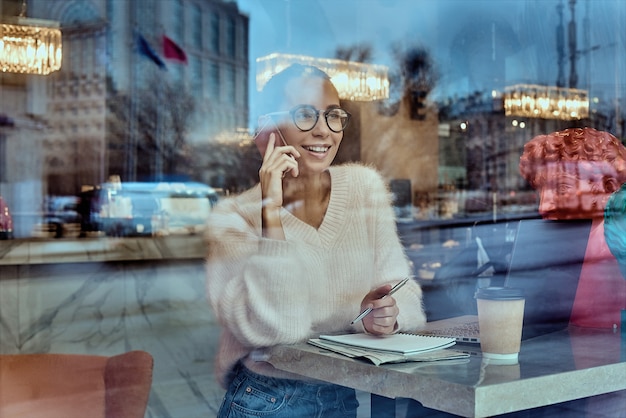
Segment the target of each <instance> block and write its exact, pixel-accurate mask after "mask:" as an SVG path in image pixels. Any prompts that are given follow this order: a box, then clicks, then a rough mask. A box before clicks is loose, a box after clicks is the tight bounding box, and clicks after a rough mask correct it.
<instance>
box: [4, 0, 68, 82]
mask: <svg viewBox="0 0 626 418" xmlns="http://www.w3.org/2000/svg"><path fill="white" fill-rule="evenodd" d="M25 12H26V2H25V1H24V2H23V3H22V12H21V14H20V16H19V17H16V18H8V19H7V18H3V19H2V21H1V22H0V71H2V72H9V73H22V74H41V75H46V74H50V73H51V72H53V71H57V70H59V69H60V68H61V59H62V42H61V29H60V28H59V22H56V21H52V20H43V19H29V18H26V17H24V15H25Z"/></svg>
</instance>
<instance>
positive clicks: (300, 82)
mask: <svg viewBox="0 0 626 418" xmlns="http://www.w3.org/2000/svg"><path fill="white" fill-rule="evenodd" d="M263 99H264V101H263V104H264V119H265V118H271V120H272V121H273V122H274V123H275V126H276V129H275V131H273V132H271V133H270V134H269V138H268V143H267V147H266V148H265V149H264V151H262V152H263V162H262V165H261V168H260V170H259V177H260V183H259V184H258V185H257V186H255V187H253V188H252V189H250V190H248V191H246V192H244V193H242V194H240V195H239V196H236V197H233V198H227V199H224V200H223V201H222V202H221V203H220V204H218V206H217V207H216V208H215V210H214V211H213V213H212V215H211V217H210V219H209V227H208V228H207V241H208V260H207V288H208V291H207V294H208V298H209V301H210V302H211V306H212V307H213V309H214V311H215V313H216V315H217V317H218V318H219V320H220V324H221V325H222V327H223V328H224V332H223V334H222V338H221V341H220V350H219V352H218V354H217V373H218V379H219V381H220V383H221V384H222V385H223V386H224V387H225V388H226V389H227V393H226V396H225V398H224V402H223V404H222V408H221V410H220V414H219V417H226V416H230V415H228V414H229V413H230V411H235V410H236V411H238V412H239V413H241V415H238V416H242V417H244V416H246V417H247V416H250V417H252V416H257V414H260V413H267V412H270V411H273V412H275V413H276V415H273V416H276V417H283V416H284V417H295V416H319V417H356V409H357V405H358V402H357V400H356V396H355V392H354V390H352V389H348V388H345V387H341V386H336V385H332V384H318V383H314V382H310V381H307V380H302V378H301V377H299V376H297V375H294V374H291V373H288V372H285V371H280V370H278V369H275V368H274V367H273V366H272V365H271V364H269V363H268V362H266V361H265V360H264V349H265V348H267V347H272V346H275V345H279V344H291V343H297V342H305V341H307V340H308V339H309V338H312V337H317V336H319V334H337V333H346V332H368V333H371V334H376V335H385V334H390V333H393V332H396V331H399V330H404V331H416V330H417V329H419V327H420V326H422V325H423V324H424V322H425V316H424V313H423V311H422V308H421V306H422V302H421V296H422V292H421V288H420V287H419V285H418V284H417V283H416V282H415V281H413V280H411V281H409V283H408V284H407V286H405V288H406V289H407V290H406V291H403V292H398V294H397V296H396V295H395V294H394V296H390V297H386V298H383V296H384V295H386V294H387V293H388V292H389V290H390V289H391V285H392V284H394V283H396V282H397V281H398V280H399V279H401V278H403V277H406V276H407V275H408V274H409V271H410V267H409V263H408V259H407V257H406V256H405V254H404V251H403V248H402V245H401V243H400V240H399V238H398V235H397V232H396V226H395V223H394V212H393V209H392V207H391V196H390V193H389V191H388V190H387V188H386V185H385V183H384V181H383V179H382V178H381V177H380V175H379V174H378V173H377V172H376V171H374V170H373V169H371V168H368V167H365V166H362V165H357V164H348V165H336V166H331V163H332V162H333V160H334V158H335V156H336V154H337V151H338V148H339V146H340V145H341V141H342V139H343V134H344V129H345V128H347V127H348V122H349V120H350V114H349V113H348V112H347V111H345V110H344V109H342V108H341V106H340V103H339V95H338V93H337V90H336V89H335V87H334V86H333V84H332V83H331V81H330V78H329V77H328V76H327V75H326V74H325V73H324V72H322V71H321V70H319V69H317V68H314V67H308V66H302V65H293V66H291V67H288V68H287V69H286V70H284V71H283V72H281V73H278V74H277V75H275V76H274V77H273V78H272V79H270V81H269V82H268V83H267V85H266V86H265V89H264V91H263ZM278 134H280V136H279V135H278ZM279 137H280V138H282V139H284V143H283V142H281V141H279ZM261 149H262V150H263V148H261ZM372 289H373V290H372ZM365 309H371V313H370V314H369V315H367V316H366V317H364V318H363V320H362V321H359V322H358V323H352V324H351V321H352V320H353V319H354V317H355V316H356V315H357V314H358V313H359V312H361V311H363V310H365ZM254 393H263V394H266V396H264V398H265V399H266V401H261V400H260V398H259V397H258V396H253V395H252V394H254ZM319 396H322V397H323V398H324V400H323V402H321V403H318V402H317V401H316V402H310V400H315V399H318V400H319V399H320V398H319ZM287 400H289V402H287Z"/></svg>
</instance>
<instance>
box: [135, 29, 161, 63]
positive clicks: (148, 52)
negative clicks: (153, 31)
mask: <svg viewBox="0 0 626 418" xmlns="http://www.w3.org/2000/svg"><path fill="white" fill-rule="evenodd" d="M137 49H138V52H139V54H140V55H143V56H144V57H146V58H148V59H149V60H150V61H152V62H153V63H155V64H156V65H157V66H158V67H159V68H161V69H166V67H165V62H163V60H162V59H161V57H159V55H158V54H157V53H156V52H155V51H154V49H152V47H151V46H150V44H149V43H148V41H147V40H146V38H144V37H143V36H142V35H141V34H137Z"/></svg>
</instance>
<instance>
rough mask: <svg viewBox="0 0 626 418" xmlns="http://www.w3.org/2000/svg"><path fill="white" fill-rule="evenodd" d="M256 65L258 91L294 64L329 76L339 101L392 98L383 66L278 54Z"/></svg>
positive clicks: (258, 59)
mask: <svg viewBox="0 0 626 418" xmlns="http://www.w3.org/2000/svg"><path fill="white" fill-rule="evenodd" d="M256 63H257V74H256V86H257V90H258V91H261V90H262V89H263V86H265V83H267V81H268V80H269V79H270V78H272V76H273V75H274V74H276V73H279V72H281V71H282V70H284V69H285V68H287V67H288V66H290V65H291V64H303V65H312V66H315V67H317V68H319V69H320V70H322V71H324V72H325V73H326V74H328V76H329V77H330V78H331V80H332V82H333V84H334V85H335V88H336V89H337V91H338V93H339V98H340V99H345V100H353V101H362V102H367V101H373V100H383V99H386V98H388V97H389V78H388V76H387V72H388V69H387V67H386V66H384V65H374V64H365V63H362V62H354V61H344V60H339V59H332V58H314V57H309V56H306V55H292V54H277V53H274V54H270V55H266V56H264V57H261V58H257V60H256Z"/></svg>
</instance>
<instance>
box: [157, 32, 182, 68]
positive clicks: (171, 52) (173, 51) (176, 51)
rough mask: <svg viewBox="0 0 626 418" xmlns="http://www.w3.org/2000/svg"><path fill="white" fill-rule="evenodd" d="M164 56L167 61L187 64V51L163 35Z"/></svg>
mask: <svg viewBox="0 0 626 418" xmlns="http://www.w3.org/2000/svg"><path fill="white" fill-rule="evenodd" d="M163 56H164V57H165V58H167V59H170V60H173V61H178V62H181V63H183V64H187V54H186V53H185V51H184V50H183V49H182V48H181V47H180V46H178V45H177V44H176V43H175V42H174V41H172V40H171V39H170V38H168V37H167V36H165V35H163Z"/></svg>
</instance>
